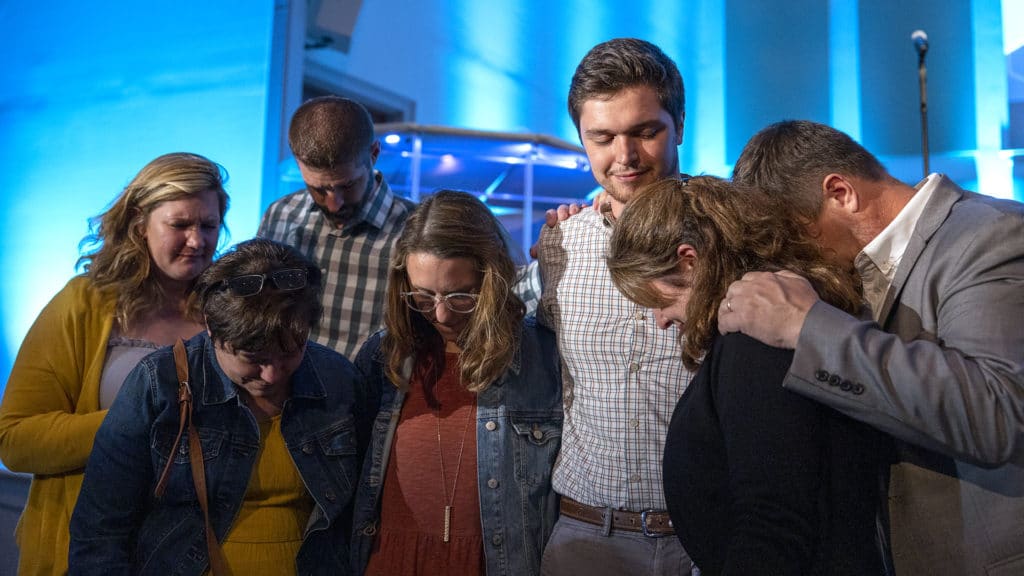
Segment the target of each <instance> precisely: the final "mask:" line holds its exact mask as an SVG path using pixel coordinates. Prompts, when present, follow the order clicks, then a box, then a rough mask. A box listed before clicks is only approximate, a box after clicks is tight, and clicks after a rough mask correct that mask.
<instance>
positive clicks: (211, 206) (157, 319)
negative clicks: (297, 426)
mask: <svg viewBox="0 0 1024 576" xmlns="http://www.w3.org/2000/svg"><path fill="white" fill-rule="evenodd" d="M226 179H227V175H226V173H225V172H224V169H223V168H222V167H221V166H220V165H218V164H216V163H214V162H212V161H210V160H208V159H206V158H204V157H202V156H198V155H195V154H186V153H174V154H166V155H163V156H160V157H158V158H156V159H154V160H153V161H151V162H149V163H148V164H147V165H146V166H145V167H143V168H142V170H140V171H139V173H138V174H137V175H136V176H135V178H134V179H132V181H131V182H130V183H129V184H128V185H127V186H126V187H125V188H124V190H123V191H122V192H121V193H120V195H119V196H118V197H117V198H116V199H115V200H114V202H113V203H112V204H111V205H110V207H109V208H108V209H107V210H106V211H105V212H104V213H103V214H101V215H99V216H97V217H95V218H94V219H92V221H91V227H92V234H90V235H89V236H87V237H86V238H85V240H83V242H82V246H83V247H84V249H85V250H86V251H85V253H84V255H83V256H82V257H81V258H80V259H79V264H82V265H84V270H85V273H84V274H82V275H80V276H76V277H74V278H72V279H71V281H70V282H68V283H67V285H66V286H65V287H64V288H63V289H62V290H61V291H60V292H59V293H58V294H57V295H56V296H54V298H53V299H52V300H51V301H50V303H49V304H47V306H46V307H45V308H44V309H43V311H42V312H41V313H40V314H39V317H38V318H37V319H36V321H35V323H34V324H33V325H32V328H31V329H30V330H29V332H28V334H27V335H26V336H25V339H24V341H23V342H22V345H21V349H20V350H19V352H18V356H17V359H16V360H15V362H14V367H13V369H12V370H11V375H10V378H9V379H8V381H7V390H6V392H5V394H4V400H3V404H2V405H0V460H3V462H4V465H6V466H7V467H8V468H10V469H11V470H14V471H16V472H25V473H30V474H33V477H32V484H31V487H30V488H29V494H28V500H27V502H26V504H25V509H24V512H23V513H22V516H21V520H20V522H19V523H18V528H17V531H16V533H15V538H16V540H17V542H18V547H19V548H20V556H19V566H18V573H19V574H22V575H26V574H33V575H34V574H64V573H66V572H67V556H68V554H67V553H68V518H69V517H70V516H71V510H72V508H73V507H74V505H75V499H76V498H77V496H78V490H79V486H80V485H81V483H82V469H83V468H84V467H85V462H86V458H88V456H89V451H90V450H91V449H92V444H93V437H94V436H95V435H96V430H97V429H98V428H99V426H100V423H101V422H102V421H103V418H104V417H105V416H106V414H107V409H108V408H110V406H111V404H112V403H113V401H114V397H115V396H117V393H118V390H119V389H120V388H121V384H122V383H123V382H124V379H125V376H126V375H127V374H128V372H130V371H131V369H132V368H133V367H134V366H135V365H136V364H137V363H138V362H139V360H141V359H142V358H143V357H144V356H146V355H147V354H149V353H151V352H153V351H154V350H156V349H157V348H158V347H159V346H163V345H167V344H171V343H172V342H174V341H175V340H176V339H177V338H188V337H191V336H193V335H194V334H196V333H197V332H199V331H200V330H201V329H202V318H201V317H200V316H199V315H198V314H197V312H196V310H195V309H194V308H193V307H191V306H190V305H189V303H188V293H189V289H190V288H191V287H192V284H193V283H194V282H195V279H196V277H197V276H199V273H200V272H202V271H203V270H204V269H206V267H207V266H209V265H210V262H211V261H212V259H213V256H214V253H215V252H216V249H217V242H218V239H219V238H220V232H221V230H222V229H223V222H224V213H225V211H226V210H227V207H228V196H227V194H226V193H225V191H224V182H225V181H226Z"/></svg>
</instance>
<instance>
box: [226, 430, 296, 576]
mask: <svg viewBox="0 0 1024 576" xmlns="http://www.w3.org/2000/svg"><path fill="white" fill-rule="evenodd" d="M314 505H315V504H314V502H313V498H312V497H310V495H309V493H308V492H307V491H306V486H305V484H303V482H302V477H301V476H299V471H298V469H297V468H296V467H295V463H294V462H293V461H292V457H291V455H290V454H289V453H288V448H287V447H286V446H285V443H284V436H282V435H281V417H280V416H276V417H274V418H272V419H270V420H267V421H264V422H260V453H259V455H258V456H257V460H256V466H255V467H254V468H253V472H252V476H251V477H250V478H249V488H248V489H247V490H246V493H245V500H244V501H243V502H242V509H241V510H240V511H239V513H238V517H237V518H236V519H235V522H234V523H233V524H232V525H231V530H229V531H228V534H227V536H226V537H225V538H224V541H223V542H221V547H222V549H223V550H224V557H225V558H226V559H227V562H228V566H230V567H231V571H232V573H234V574H238V575H241V574H281V575H290V574H295V557H296V556H297V555H298V553H299V547H300V546H302V537H303V534H304V533H305V530H306V523H307V522H308V521H309V516H310V514H311V513H312V511H313V506H314Z"/></svg>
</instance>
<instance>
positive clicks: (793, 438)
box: [664, 334, 889, 576]
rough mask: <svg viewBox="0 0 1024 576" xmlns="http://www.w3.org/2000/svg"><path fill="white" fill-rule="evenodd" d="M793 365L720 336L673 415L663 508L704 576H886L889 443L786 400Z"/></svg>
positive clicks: (746, 341)
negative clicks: (881, 521)
mask: <svg viewBox="0 0 1024 576" xmlns="http://www.w3.org/2000/svg"><path fill="white" fill-rule="evenodd" d="M792 359H793V353H792V351H789V350H782V349H779V348H772V347H769V346H766V345H764V344H761V343H760V342H758V341H756V340H754V339H752V338H750V337H748V336H744V335H743V334H728V335H726V336H721V337H718V338H716V339H715V342H714V344H713V345H712V348H711V350H710V351H709V352H708V354H707V355H706V357H705V358H704V362H703V365H702V366H701V368H700V371H699V372H698V373H697V376H696V377H695V378H694V380H693V382H692V383H691V384H690V387H689V388H688V389H687V391H686V393H685V394H684V395H683V397H682V398H680V400H679V403H678V404H677V405H676V409H675V412H674V413H673V415H672V423H671V424H670V426H669V431H668V439H667V441H666V443H665V459H664V467H665V475H664V478H665V499H666V501H667V503H668V510H669V513H670V515H671V517H672V522H673V524H674V525H675V527H676V530H677V531H678V535H679V540H680V541H681V542H682V543H683V547H684V548H685V549H686V551H687V552H688V553H689V555H690V557H691V558H692V559H693V561H694V563H696V565H697V566H698V567H700V569H701V573H702V574H703V576H715V575H720V574H721V575H744V576H747V575H773V576H774V575H779V576H791V575H801V574H808V575H825V574H828V575H847V574H849V575H856V576H864V575H874V574H881V573H882V570H883V569H882V562H881V553H880V552H879V547H878V545H877V540H876V534H877V532H876V524H875V518H876V512H877V511H878V510H879V507H880V497H881V494H880V492H881V490H880V486H881V480H880V475H879V472H880V471H881V470H882V464H883V462H884V461H885V460H886V457H887V456H888V454H889V452H888V450H889V441H888V437H886V436H884V435H882V434H880V433H878V432H876V431H874V430H872V429H870V428H868V427H866V426H864V425H863V424H859V423H857V422H854V421H853V420H850V419H848V418H846V417H844V416H841V415H840V414H838V413H837V412H835V411H833V410H831V409H829V408H826V407H824V406H823V405H821V404H817V403H815V402H813V401H811V400H808V399H805V398H803V397H801V396H798V395H797V394H794V393H792V392H788V391H786V390H784V389H783V387H782V381H783V378H784V377H785V375H786V372H787V371H788V370H789V365H790V363H791V361H792Z"/></svg>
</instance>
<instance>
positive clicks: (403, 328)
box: [383, 190, 526, 393]
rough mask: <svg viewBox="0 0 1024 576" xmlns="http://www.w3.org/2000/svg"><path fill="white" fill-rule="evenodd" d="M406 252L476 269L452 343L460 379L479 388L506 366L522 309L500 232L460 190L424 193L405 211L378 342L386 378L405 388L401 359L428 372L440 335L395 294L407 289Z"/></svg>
mask: <svg viewBox="0 0 1024 576" xmlns="http://www.w3.org/2000/svg"><path fill="white" fill-rule="evenodd" d="M414 253H426V254H430V255H433V256H436V257H437V258H443V259H447V258H468V259H469V260H471V261H472V262H473V263H474V264H475V266H476V269H477V272H478V273H479V274H480V277H481V284H480V293H479V296H480V297H479V299H478V300H477V306H476V309H475V310H474V311H473V312H472V316H471V317H470V319H469V323H468V325H467V326H466V328H465V330H464V331H463V332H462V335H461V336H460V337H459V341H458V344H459V346H460V347H461V348H462V352H461V353H460V375H461V378H462V383H463V385H464V386H465V387H466V389H468V390H470V391H473V392H477V393H479V392H480V391H482V390H485V389H486V388H487V387H488V386H490V385H491V383H492V382H494V381H495V380H497V379H498V378H500V377H501V375H502V374H504V373H505V371H506V370H507V369H508V367H509V365H510V364H511V363H512V358H513V356H514V354H515V352H516V350H517V349H518V347H519V337H520V324H521V322H522V319H523V316H524V315H525V310H526V309H525V306H524V305H523V302H522V300H520V299H519V297H518V296H516V295H515V294H514V293H513V292H512V285H513V284H514V283H515V279H516V267H515V263H514V262H513V260H512V257H511V256H510V243H509V240H508V235H507V233H506V232H505V229H504V228H503V227H502V225H501V223H500V222H498V220H497V218H495V217H494V215H493V214H492V213H491V211H490V210H489V209H488V208H487V206H485V205H484V204H483V203H482V202H480V201H479V200H478V199H476V198H475V197H474V196H472V195H470V194H467V193H465V192H456V191H451V190H442V191H440V192H437V193H435V194H432V195H431V196H429V197H427V198H426V199H425V200H423V202H422V203H421V204H420V205H419V206H418V207H417V208H416V210H415V211H414V212H413V213H412V215H410V216H409V219H408V220H407V221H406V223H405V229H404V230H403V232H402V236H401V237H400V238H399V240H398V243H397V244H396V246H395V251H394V252H393V254H392V256H391V267H390V271H389V274H388V288H387V304H386V311H385V325H386V327H387V334H386V336H385V337H384V342H383V349H384V351H385V354H386V356H387V358H388V364H387V374H388V377H389V378H390V379H391V381H392V382H396V383H397V384H398V385H399V387H401V388H403V389H404V388H405V387H406V386H407V385H408V382H407V381H406V376H407V375H404V374H403V373H402V367H403V364H404V363H405V362H406V359H407V358H409V357H413V358H414V359H415V361H416V362H418V363H419V362H428V363H430V362H432V365H433V367H434V368H435V370H434V373H435V375H436V374H438V373H439V371H438V370H439V368H441V367H443V366H444V342H443V341H442V339H441V337H440V335H439V334H438V333H437V331H436V330H435V329H434V328H433V326H431V325H430V323H429V322H428V321H427V320H426V319H425V318H424V317H423V315H422V314H420V313H418V312H413V311H412V310H410V309H409V307H408V306H406V304H405V300H404V299H403V298H402V295H401V294H402V292H408V291H410V290H411V284H410V283H409V275H408V272H407V269H406V261H407V259H408V257H409V255H410V254H414Z"/></svg>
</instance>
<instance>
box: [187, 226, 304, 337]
mask: <svg viewBox="0 0 1024 576" xmlns="http://www.w3.org/2000/svg"><path fill="white" fill-rule="evenodd" d="M291 268H302V269H305V270H306V286H305V287H304V288H301V289H299V290H289V291H281V290H277V289H276V287H274V286H273V283H272V282H271V280H269V279H267V278H264V284H263V289H262V290H261V291H260V292H259V293H258V294H254V295H252V296H238V295H237V294H235V293H234V292H233V291H232V290H231V289H230V288H228V287H227V286H226V285H225V283H224V281H226V280H229V279H231V278H235V277H238V276H243V275H246V274H269V273H271V272H274V271H277V270H287V269H291ZM194 294H195V297H197V298H198V299H199V302H198V307H199V310H200V311H201V312H202V314H203V316H204V317H205V319H206V327H207V329H208V330H209V331H210V337H211V338H212V339H213V341H214V342H216V343H219V344H223V345H227V346H228V347H229V348H230V349H232V350H237V351H246V352H251V353H256V354H261V353H271V354H273V353H279V352H284V353H290V352H294V351H296V350H298V349H299V348H301V347H302V346H303V345H304V344H305V343H306V339H307V337H308V335H309V331H310V330H311V329H312V328H314V327H316V325H317V324H318V323H319V322H320V315H321V313H322V311H323V305H322V304H321V302H320V296H321V284H320V269H319V268H317V267H316V266H315V265H314V264H313V263H312V262H311V261H310V260H309V259H308V258H306V257H305V256H303V255H302V254H301V253H300V252H299V251H298V250H296V249H295V248H292V247H291V246H288V245H286V244H281V243H280V242H275V241H273V240H267V239H265V238H255V239H253V240H247V241H245V242H241V243H239V244H237V245H236V246H235V247H234V248H232V249H231V250H230V251H228V252H227V253H225V254H224V255H223V256H221V257H220V258H219V259H218V260H217V261H216V262H214V263H213V264H211V265H210V267H209V268H207V269H206V270H205V271H204V272H203V273H202V274H201V275H200V276H199V279H198V280H197V281H196V285H195V287H194Z"/></svg>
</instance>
